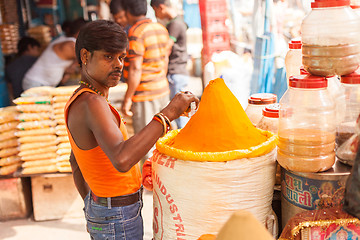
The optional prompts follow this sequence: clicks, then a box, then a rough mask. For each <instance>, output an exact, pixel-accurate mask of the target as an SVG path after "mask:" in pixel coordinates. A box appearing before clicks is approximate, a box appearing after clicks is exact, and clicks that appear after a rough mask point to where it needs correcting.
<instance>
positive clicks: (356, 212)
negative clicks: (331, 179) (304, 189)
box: [343, 118, 360, 219]
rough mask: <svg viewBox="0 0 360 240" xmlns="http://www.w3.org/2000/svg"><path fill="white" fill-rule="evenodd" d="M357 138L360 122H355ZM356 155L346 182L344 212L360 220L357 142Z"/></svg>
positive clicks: (359, 165)
mask: <svg viewBox="0 0 360 240" xmlns="http://www.w3.org/2000/svg"><path fill="white" fill-rule="evenodd" d="M356 130H357V136H359V133H360V121H359V118H358V120H357V128H356ZM357 149H358V151H357V154H356V158H355V162H354V166H353V168H352V171H351V174H350V176H349V178H348V180H347V182H346V187H345V202H344V207H343V209H344V211H346V212H347V213H349V214H351V215H353V216H354V217H357V218H359V219H360V191H359V189H360V151H359V142H358V145H357Z"/></svg>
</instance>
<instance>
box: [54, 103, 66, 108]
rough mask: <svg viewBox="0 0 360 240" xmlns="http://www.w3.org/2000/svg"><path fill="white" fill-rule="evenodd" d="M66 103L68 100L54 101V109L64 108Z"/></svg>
mask: <svg viewBox="0 0 360 240" xmlns="http://www.w3.org/2000/svg"><path fill="white" fill-rule="evenodd" d="M65 105H66V102H56V103H53V108H54V109H64V108H65Z"/></svg>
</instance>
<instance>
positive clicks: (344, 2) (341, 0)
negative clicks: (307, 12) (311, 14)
mask: <svg viewBox="0 0 360 240" xmlns="http://www.w3.org/2000/svg"><path fill="white" fill-rule="evenodd" d="M345 6H350V0H315V1H314V2H312V3H311V8H327V7H345Z"/></svg>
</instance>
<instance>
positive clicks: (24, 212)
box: [0, 178, 31, 221]
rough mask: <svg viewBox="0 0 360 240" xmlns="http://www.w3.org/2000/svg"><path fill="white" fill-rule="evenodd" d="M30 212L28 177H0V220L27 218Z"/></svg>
mask: <svg viewBox="0 0 360 240" xmlns="http://www.w3.org/2000/svg"><path fill="white" fill-rule="evenodd" d="M30 212H31V193H30V179H29V178H7V179H0V221H7V220H12V219H20V218H27V217H28V216H29V214H30Z"/></svg>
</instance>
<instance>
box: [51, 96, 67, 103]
mask: <svg viewBox="0 0 360 240" xmlns="http://www.w3.org/2000/svg"><path fill="white" fill-rule="evenodd" d="M70 97H71V96H69V95H57V96H55V97H54V98H53V101H54V102H67V101H68V100H69V98H70Z"/></svg>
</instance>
